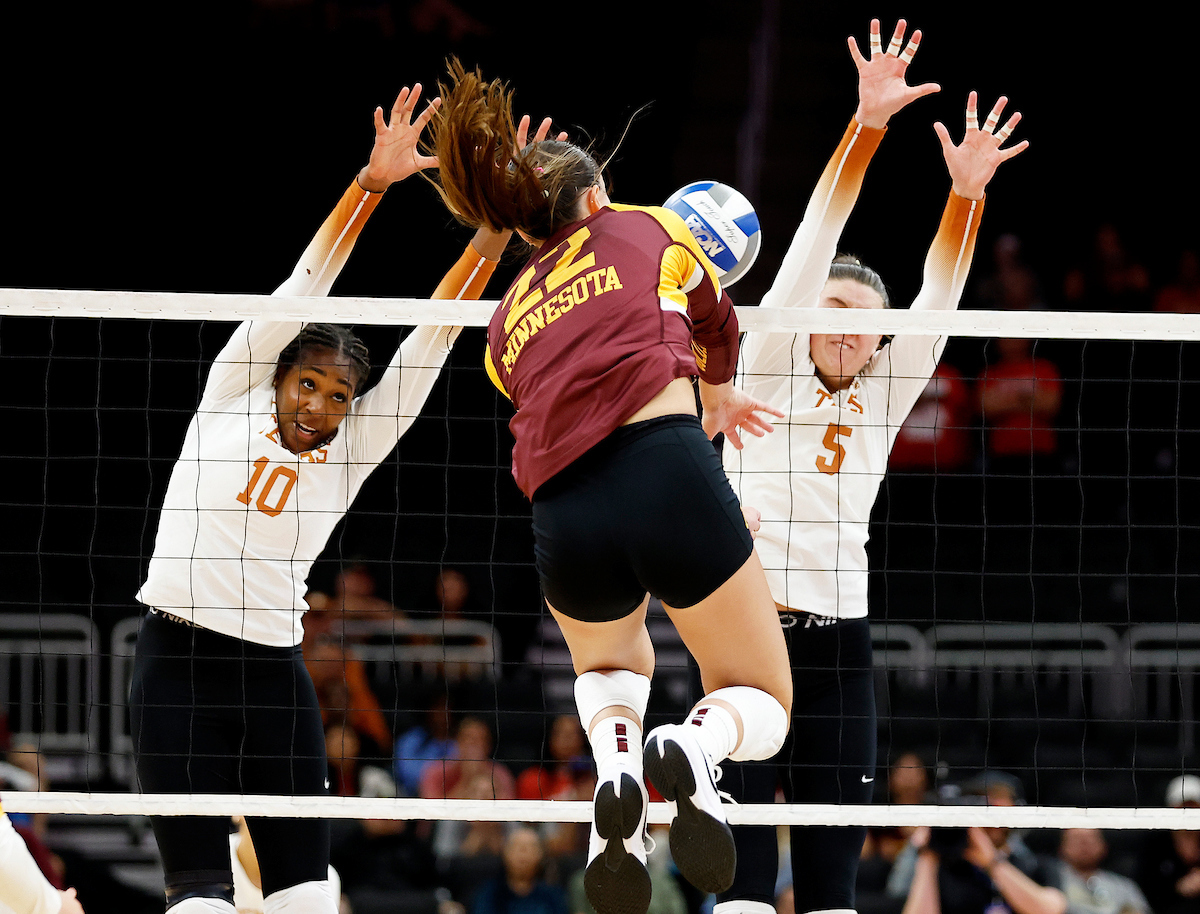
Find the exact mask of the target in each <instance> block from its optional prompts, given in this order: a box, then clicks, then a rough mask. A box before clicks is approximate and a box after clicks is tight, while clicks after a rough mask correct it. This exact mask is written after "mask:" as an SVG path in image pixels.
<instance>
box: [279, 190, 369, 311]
mask: <svg viewBox="0 0 1200 914" xmlns="http://www.w3.org/2000/svg"><path fill="white" fill-rule="evenodd" d="M382 199H383V194H379V193H371V192H370V191H367V190H363V188H362V187H360V186H359V184H358V181H357V180H355V181H352V182H350V186H349V187H348V188H346V191H345V193H343V194H342V198H341V199H340V200H339V201H338V203H337V206H335V207H334V208H333V212H331V213H330V214H329V215H328V216H327V217H326V218H325V221H324V222H323V223H321V227H320V228H319V229H317V233H316V235H314V236H313V239H312V241H310V242H309V243H308V247H306V248H305V249H304V253H303V254H302V255H300V260H299V262H297V264H296V268H295V269H294V270H293V271H292V275H291V276H289V277H288V278H287V279H286V280H285V281H284V283H283V284H282V285H281V286H280V287H279V288H278V289H276V290H275V294H276V295H328V294H329V290H330V288H331V287H332V286H333V281H334V280H335V279H337V276H338V274H339V273H340V272H341V271H342V267H344V266H345V265H346V261H347V260H348V259H349V257H350V252H351V251H353V250H354V244H355V242H356V241H358V236H359V233H360V232H362V229H363V226H364V225H366V223H367V219H369V218H370V216H371V213H373V212H374V211H375V207H376V206H378V205H379V201H380V200H382Z"/></svg>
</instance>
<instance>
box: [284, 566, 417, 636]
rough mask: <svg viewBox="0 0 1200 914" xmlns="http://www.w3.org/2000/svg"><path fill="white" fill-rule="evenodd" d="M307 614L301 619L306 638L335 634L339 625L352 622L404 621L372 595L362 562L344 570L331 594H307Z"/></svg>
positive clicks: (371, 577)
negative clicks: (310, 634) (310, 632)
mask: <svg viewBox="0 0 1200 914" xmlns="http://www.w3.org/2000/svg"><path fill="white" fill-rule="evenodd" d="M304 599H305V601H306V602H307V603H308V606H309V611H308V612H307V613H305V615H304V628H305V633H306V635H307V634H308V632H309V630H310V629H312V635H313V636H320V635H324V634H327V633H329V632H331V631H338V630H339V629H340V626H339V625H338V622H339V621H342V620H350V619H353V620H356V621H364V622H378V623H382V624H385V625H386V624H390V623H392V622H399V621H402V620H403V619H404V618H405V615H404V613H402V612H401V611H400V610H398V609H397V608H396V607H395V606H393V605H392V604H391V603H389V602H388V601H387V600H385V599H383V597H380V596H377V595H376V594H375V576H374V575H373V574H372V573H371V569H370V568H368V567H367V566H366V565H365V564H363V563H362V562H355V563H353V564H351V565H348V566H346V567H345V568H343V569H342V570H341V571H340V572H338V575H337V577H336V578H334V581H333V593H332V594H325V593H321V592H320V591H310V592H309V593H308V595H307V596H305V598H304Z"/></svg>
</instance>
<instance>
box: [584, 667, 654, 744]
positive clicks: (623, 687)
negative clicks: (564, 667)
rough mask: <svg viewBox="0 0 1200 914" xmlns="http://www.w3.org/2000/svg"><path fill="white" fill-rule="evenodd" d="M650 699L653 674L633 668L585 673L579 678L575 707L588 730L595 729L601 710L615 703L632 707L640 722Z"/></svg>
mask: <svg viewBox="0 0 1200 914" xmlns="http://www.w3.org/2000/svg"><path fill="white" fill-rule="evenodd" d="M649 701H650V680H649V678H647V677H646V676H643V675H642V674H641V673H634V672H633V671H631V670H613V671H612V672H609V673H596V672H591V673H584V674H583V675H582V676H580V677H579V678H578V679H576V680H575V707H576V708H577V709H578V710H579V721H580V723H582V724H583V729H584V730H585V731H590V730H591V727H592V721H593V720H594V719H595V717H596V715H597V714H599V713H600V712H601V711H603V710H604V709H605V708H611V707H613V706H620V707H625V708H629V709H630V710H631V711H633V713H634V714H636V715H637V719H638V721H639V723H640V722H641V721H642V720H644V719H645V717H646V705H647V704H648V703H649Z"/></svg>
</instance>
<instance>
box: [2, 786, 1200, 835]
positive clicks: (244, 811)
mask: <svg viewBox="0 0 1200 914" xmlns="http://www.w3.org/2000/svg"><path fill="white" fill-rule="evenodd" d="M2 799H3V803H4V808H5V810H7V811H9V812H25V813H40V812H44V813H79V814H86V815H115V816H131V815H156V816H262V817H268V816H278V817H284V818H302V819H317V818H331V819H336V818H346V819H430V820H434V819H455V820H464V821H471V822H590V821H591V811H592V804H591V803H585V802H578V801H559V800H426V799H407V798H406V799H376V798H371V797H267V796H235V795H232V794H214V795H207V794H188V795H176V794H103V793H91V794H89V793H67V792H61V793H60V792H50V793H17V792H13V793H9V792H6V793H4V794H3V796H2ZM725 811H726V815H727V817H728V819H729V822H730V823H731V824H733V825H869V826H881V827H887V826H900V825H938V826H964V827H965V826H969V825H978V826H984V827H995V828H1076V827H1081V828H1122V829H1123V828H1174V829H1200V809H1156V808H1135V809H1130V808H1112V809H1108V808H1102V807H1090V808H1081V807H1070V806H916V805H913V806H908V805H877V806H850V805H846V806H839V805H832V804H816V803H814V804H806V805H787V804H783V803H778V804H774V805H764V804H746V805H743V806H729V805H726V807H725ZM647 818H648V821H649V822H650V823H651V824H665V823H668V822H670V821H671V811H670V807H669V805H668V804H666V803H651V804H650V809H649V812H648V813H647Z"/></svg>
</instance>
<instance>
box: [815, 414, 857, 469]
mask: <svg viewBox="0 0 1200 914" xmlns="http://www.w3.org/2000/svg"><path fill="white" fill-rule="evenodd" d="M853 432H854V428H853V426H850V425H838V424H837V423H836V422H830V423H829V427H828V428H827V429H825V438H824V440H823V441H822V442H821V443H822V444H823V445H824V446H825V447H826V448H827V449H828V450H829V452H830V454H831V455H832V457H833V459H832V460H831V459H829V458H827V457H826V456H825V455H824V454H818V455H817V469H818V470H820V471H821V472H822V473H827V474H828V475H830V476H832V475H833V474H834V473H836V472H837V471H838V470H840V469H841V468H842V461H843V460H845V459H846V449H845V448H844V447H842V443H841V442H840V441H838V438H839V437H840V436H842V435H845V436H846V437H847V438H849V437H850V435H851V434H853Z"/></svg>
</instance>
